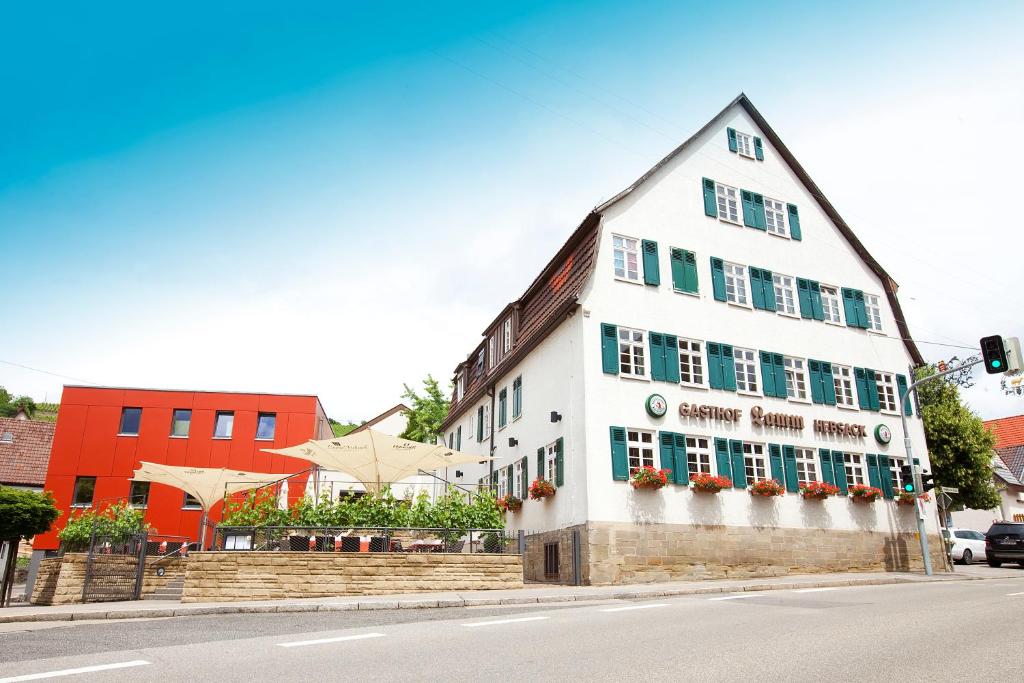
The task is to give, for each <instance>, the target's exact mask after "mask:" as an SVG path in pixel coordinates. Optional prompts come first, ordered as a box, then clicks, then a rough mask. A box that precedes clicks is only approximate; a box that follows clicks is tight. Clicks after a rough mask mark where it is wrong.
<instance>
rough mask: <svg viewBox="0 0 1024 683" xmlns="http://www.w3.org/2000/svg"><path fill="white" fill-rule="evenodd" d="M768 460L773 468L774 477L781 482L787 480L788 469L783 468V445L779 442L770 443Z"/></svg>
mask: <svg viewBox="0 0 1024 683" xmlns="http://www.w3.org/2000/svg"><path fill="white" fill-rule="evenodd" d="M768 462H769V464H770V465H771V468H772V479H774V480H775V481H777V482H779V483H780V484H781V483H783V482H784V481H786V471H785V470H784V469H783V468H782V446H780V445H779V444H777V443H770V444H768Z"/></svg>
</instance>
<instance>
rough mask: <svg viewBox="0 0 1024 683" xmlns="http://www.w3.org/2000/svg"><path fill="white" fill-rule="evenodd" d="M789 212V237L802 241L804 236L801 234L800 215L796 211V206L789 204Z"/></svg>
mask: <svg viewBox="0 0 1024 683" xmlns="http://www.w3.org/2000/svg"><path fill="white" fill-rule="evenodd" d="M786 207H787V209H788V210H789V236H790V237H792V238H793V239H795V240H797V241H800V240H802V239H803V235H802V234H801V233H800V214H799V213H798V212H797V210H796V204H787V205H786Z"/></svg>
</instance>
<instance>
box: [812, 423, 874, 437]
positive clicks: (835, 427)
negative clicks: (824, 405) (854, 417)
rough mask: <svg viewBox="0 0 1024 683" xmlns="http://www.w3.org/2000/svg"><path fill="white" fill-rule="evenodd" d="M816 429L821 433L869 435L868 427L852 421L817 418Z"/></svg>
mask: <svg viewBox="0 0 1024 683" xmlns="http://www.w3.org/2000/svg"><path fill="white" fill-rule="evenodd" d="M814 431H815V432H818V433H819V434H839V435H841V436H855V437H858V438H864V437H866V436H867V435H868V430H867V427H865V426H864V425H858V424H853V423H850V422H833V421H832V420H815V421H814Z"/></svg>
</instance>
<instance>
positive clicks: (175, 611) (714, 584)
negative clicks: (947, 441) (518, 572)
mask: <svg viewBox="0 0 1024 683" xmlns="http://www.w3.org/2000/svg"><path fill="white" fill-rule="evenodd" d="M980 578H983V577H980V576H966V575H964V574H939V575H936V576H932V577H926V576H924V575H923V574H916V573H915V574H911V573H902V572H875V573H860V574H856V573H846V574H804V575H794V576H783V577H772V578H766V579H721V580H713V581H689V582H671V583H651V584H637V585H629V586H549V585H543V584H529V585H527V586H525V587H524V588H517V589H512V590H493V591H461V592H446V593H401V594H395V595H376V596H343V597H335V598H309V599H302V600H264V601H246V602H213V603H186V604H182V603H180V602H178V601H167V602H156V601H148V600H147V601H142V600H135V601H126V602H100V603H89V604H85V605H53V606H25V607H9V608H6V609H2V610H0V624H2V623H14V622H29V621H72V620H74V621H80V620H87V619H145V618H156V617H184V616H195V615H201V614H245V613H269V612H333V611H344V610H368V609H424V608H432V607H435V608H436V607H474V606H479V605H526V604H535V603H537V604H544V603H553V602H580V601H590V600H640V599H646V598H656V597H665V596H674V595H696V594H706V593H734V592H742V591H770V590H789V589H796V588H830V587H837V586H874V585H881V584H892V583H917V582H928V581H970V580H977V579H980ZM154 603H155V604H154Z"/></svg>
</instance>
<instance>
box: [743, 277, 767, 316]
mask: <svg viewBox="0 0 1024 683" xmlns="http://www.w3.org/2000/svg"><path fill="white" fill-rule="evenodd" d="M747 272H748V273H750V296H751V298H752V299H753V301H754V308H759V309H761V310H764V309H765V308H766V306H765V303H764V287H763V285H762V284H761V269H760V268H755V267H754V266H750V267H749V268H747Z"/></svg>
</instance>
